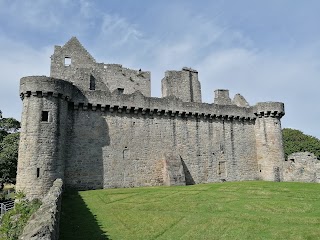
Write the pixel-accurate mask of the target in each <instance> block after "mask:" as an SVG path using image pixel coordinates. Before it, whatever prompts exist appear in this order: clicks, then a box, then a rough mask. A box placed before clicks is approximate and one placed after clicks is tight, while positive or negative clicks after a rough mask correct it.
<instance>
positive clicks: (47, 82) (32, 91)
mask: <svg viewBox="0 0 320 240" xmlns="http://www.w3.org/2000/svg"><path fill="white" fill-rule="evenodd" d="M74 90H75V89H74V86H73V84H72V83H71V82H67V81H64V80H61V79H57V78H52V77H46V76H29V77H23V78H21V80H20V97H21V98H24V97H25V96H30V95H33V96H37V95H44V96H46V95H52V96H56V97H60V98H65V99H67V100H69V99H71V97H72V94H73V92H74Z"/></svg>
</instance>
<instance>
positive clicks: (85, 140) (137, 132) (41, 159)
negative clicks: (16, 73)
mask: <svg viewBox="0 0 320 240" xmlns="http://www.w3.org/2000/svg"><path fill="white" fill-rule="evenodd" d="M161 83H162V97H160V98H158V97H152V96H151V73H150V72H148V71H144V70H143V71H142V70H141V69H139V70H133V69H128V68H124V67H123V66H122V65H121V64H105V63H97V62H96V60H95V59H94V58H93V57H92V56H91V55H90V53H89V52H88V51H87V50H86V49H85V48H84V47H83V46H82V45H81V43H80V42H79V41H78V40H77V39H76V38H74V37H73V38H71V39H70V40H69V41H68V42H67V43H66V44H65V45H64V46H55V48H54V53H53V55H52V56H51V72H50V77H46V76H29V77H23V78H22V79H21V81H20V96H21V99H22V101H23V114H22V130H21V139H20V148H19V162H18V175H17V190H23V191H25V192H26V194H27V196H28V197H30V198H33V197H41V196H43V195H44V194H45V193H46V191H47V190H48V189H49V188H50V186H51V184H52V183H53V181H54V180H55V179H56V178H61V179H63V180H64V182H65V184H66V187H69V188H77V189H96V188H112V187H138V186H155V185H184V184H196V183H206V182H218V181H222V180H223V181H241V180H254V179H262V180H271V181H280V180H281V179H282V161H283V159H284V154H283V148H282V135H281V122H280V119H281V117H282V116H283V115H284V114H285V112H284V105H283V103H278V102H262V103H257V104H256V105H253V106H250V105H249V104H248V102H247V101H246V100H245V98H244V97H243V96H242V95H240V94H236V95H235V96H234V98H233V99H231V98H230V97H229V91H228V90H225V89H218V90H216V91H215V97H214V102H213V103H203V102H202V99H201V85H200V81H199V75H198V71H197V70H194V69H191V68H186V67H184V68H182V69H181V70H171V71H166V72H165V76H164V78H163V79H162V82H161Z"/></svg>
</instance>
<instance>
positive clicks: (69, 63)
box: [64, 57, 71, 67]
mask: <svg viewBox="0 0 320 240" xmlns="http://www.w3.org/2000/svg"><path fill="white" fill-rule="evenodd" d="M70 65H71V58H70V57H65V58H64V66H66V67H67V66H70Z"/></svg>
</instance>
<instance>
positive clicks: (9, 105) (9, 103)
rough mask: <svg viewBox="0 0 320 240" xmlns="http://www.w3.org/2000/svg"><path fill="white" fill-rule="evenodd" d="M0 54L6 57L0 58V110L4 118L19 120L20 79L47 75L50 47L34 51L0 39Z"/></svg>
mask: <svg viewBox="0 0 320 240" xmlns="http://www.w3.org/2000/svg"><path fill="white" fill-rule="evenodd" d="M0 52H1V53H2V54H3V56H6V57H1V58H0V66H1V80H0V86H1V87H0V110H2V112H3V115H4V117H8V116H12V117H15V118H17V119H20V112H21V110H20V109H21V102H20V99H19V81H20V78H21V77H24V76H30V75H49V66H50V58H49V57H50V54H51V52H52V47H50V48H43V49H37V50H35V49H32V48H30V47H29V46H26V45H24V44H21V43H19V42H14V41H12V40H11V39H5V38H3V37H2V38H0Z"/></svg>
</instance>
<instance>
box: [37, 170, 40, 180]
mask: <svg viewBox="0 0 320 240" xmlns="http://www.w3.org/2000/svg"><path fill="white" fill-rule="evenodd" d="M38 177H40V168H37V178H38Z"/></svg>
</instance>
